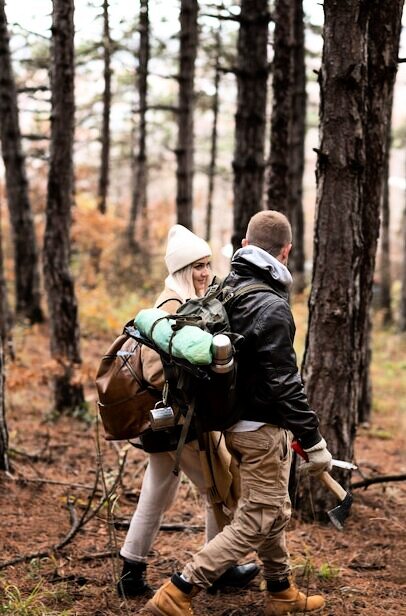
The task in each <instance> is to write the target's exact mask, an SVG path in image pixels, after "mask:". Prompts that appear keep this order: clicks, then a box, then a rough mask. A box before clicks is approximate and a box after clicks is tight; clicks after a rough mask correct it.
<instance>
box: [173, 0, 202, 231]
mask: <svg viewBox="0 0 406 616" xmlns="http://www.w3.org/2000/svg"><path fill="white" fill-rule="evenodd" d="M198 11H199V6H198V3H197V0H181V10H180V67H179V76H178V80H179V110H178V143H177V147H176V160H177V169H176V178H177V192H176V211H177V222H178V223H179V224H181V225H184V226H185V227H187V228H188V229H190V230H192V228H193V221H192V211H193V174H194V151H193V150H194V120H193V113H194V107H195V93H194V77H195V61H196V56H197V45H198V25H197V16H198Z"/></svg>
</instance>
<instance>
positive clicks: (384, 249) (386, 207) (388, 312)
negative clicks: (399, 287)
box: [379, 122, 393, 326]
mask: <svg viewBox="0 0 406 616" xmlns="http://www.w3.org/2000/svg"><path fill="white" fill-rule="evenodd" d="M390 148H391V122H389V123H388V141H387V146H386V152H385V162H384V169H383V194H382V221H381V260H380V298H379V299H380V308H381V309H382V311H383V325H385V326H388V325H391V324H392V323H393V313H392V290H391V287H392V275H391V259H390V203H389V159H390Z"/></svg>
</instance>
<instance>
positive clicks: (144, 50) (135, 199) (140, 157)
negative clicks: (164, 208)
mask: <svg viewBox="0 0 406 616" xmlns="http://www.w3.org/2000/svg"><path fill="white" fill-rule="evenodd" d="M139 32H140V46H139V56H138V62H139V64H138V74H137V88H138V99H139V128H138V144H137V153H136V155H135V156H134V161H133V178H134V179H133V191H132V199H131V210H130V220H129V223H128V232H127V233H128V240H129V245H130V246H132V247H133V248H134V247H136V241H135V226H136V222H137V220H138V215H139V214H140V215H141V216H140V217H141V221H142V222H143V225H142V226H143V229H142V233H141V236H142V237H143V238H144V239H145V240H148V228H149V225H148V224H147V222H148V221H147V186H148V156H147V118H146V114H147V107H148V63H149V56H150V41H149V39H150V35H149V11H148V0H141V2H140V25H139Z"/></svg>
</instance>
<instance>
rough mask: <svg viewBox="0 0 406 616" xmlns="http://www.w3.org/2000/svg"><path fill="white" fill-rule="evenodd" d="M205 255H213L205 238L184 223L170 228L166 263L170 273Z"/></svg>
mask: <svg viewBox="0 0 406 616" xmlns="http://www.w3.org/2000/svg"><path fill="white" fill-rule="evenodd" d="M203 257H211V249H210V246H209V245H208V243H207V242H206V241H205V240H203V239H202V238H201V237H198V236H197V235H195V234H194V233H192V232H191V231H189V229H186V227H183V226H182V225H173V227H171V228H170V229H169V233H168V243H167V246H166V254H165V263H166V267H167V268H168V272H169V273H170V274H174V273H175V272H177V271H178V270H180V269H182V268H183V267H186V265H190V264H191V263H194V262H195V261H198V260H199V259H203Z"/></svg>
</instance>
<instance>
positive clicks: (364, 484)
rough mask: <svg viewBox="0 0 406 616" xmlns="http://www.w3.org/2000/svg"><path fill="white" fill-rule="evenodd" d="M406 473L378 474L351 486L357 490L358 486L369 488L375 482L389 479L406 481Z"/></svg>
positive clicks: (384, 481)
mask: <svg viewBox="0 0 406 616" xmlns="http://www.w3.org/2000/svg"><path fill="white" fill-rule="evenodd" d="M405 480H406V475H405V474H402V475H378V476H377V477H369V478H368V479H364V480H363V481H356V482H355V483H352V484H351V488H352V489H353V490H356V489H357V488H367V487H368V486H370V485H372V484H374V483H386V482H389V481H405Z"/></svg>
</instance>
